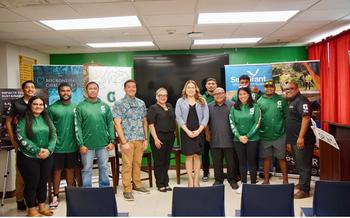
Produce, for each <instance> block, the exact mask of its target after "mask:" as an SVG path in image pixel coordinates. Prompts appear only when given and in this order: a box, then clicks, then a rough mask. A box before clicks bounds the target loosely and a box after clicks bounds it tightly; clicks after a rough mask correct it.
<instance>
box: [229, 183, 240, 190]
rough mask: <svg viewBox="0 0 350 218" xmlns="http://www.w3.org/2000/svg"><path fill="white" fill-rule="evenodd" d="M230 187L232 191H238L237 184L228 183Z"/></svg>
mask: <svg viewBox="0 0 350 218" xmlns="http://www.w3.org/2000/svg"><path fill="white" fill-rule="evenodd" d="M230 186H231V188H232V189H233V190H237V189H238V187H239V186H238V184H237V182H230Z"/></svg>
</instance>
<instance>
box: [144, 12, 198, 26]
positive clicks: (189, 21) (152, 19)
mask: <svg viewBox="0 0 350 218" xmlns="http://www.w3.org/2000/svg"><path fill="white" fill-rule="evenodd" d="M194 19H195V16H194V15H193V14H178V15H155V16H143V21H144V24H145V25H146V26H148V27H166V26H187V25H193V23H194Z"/></svg>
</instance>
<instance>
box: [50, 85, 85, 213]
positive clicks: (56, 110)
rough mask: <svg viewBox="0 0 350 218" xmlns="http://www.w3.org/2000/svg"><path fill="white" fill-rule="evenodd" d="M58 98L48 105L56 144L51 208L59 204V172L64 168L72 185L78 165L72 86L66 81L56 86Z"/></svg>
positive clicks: (69, 183)
mask: <svg viewBox="0 0 350 218" xmlns="http://www.w3.org/2000/svg"><path fill="white" fill-rule="evenodd" d="M58 94H59V96H60V100H57V101H56V102H55V103H54V104H52V105H50V107H49V109H48V111H49V116H50V118H51V120H52V122H53V124H54V126H55V128H56V131H57V144H56V147H55V151H54V153H53V158H54V164H53V193H54V197H53V199H52V202H51V203H50V207H51V208H56V207H57V206H58V204H59V201H58V191H59V188H60V181H61V172H62V170H63V169H64V170H65V173H66V181H67V185H68V186H73V185H74V168H75V167H76V166H77V165H78V152H77V150H78V146H77V142H76V139H75V131H74V111H75V107H76V105H75V104H74V103H72V102H71V97H72V88H71V86H70V85H69V84H68V83H65V82H63V83H61V84H60V85H59V86H58Z"/></svg>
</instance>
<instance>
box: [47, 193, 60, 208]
mask: <svg viewBox="0 0 350 218" xmlns="http://www.w3.org/2000/svg"><path fill="white" fill-rule="evenodd" d="M58 204H59V201H58V197H57V196H53V198H52V201H51V203H50V204H49V207H50V209H55V208H56V207H58Z"/></svg>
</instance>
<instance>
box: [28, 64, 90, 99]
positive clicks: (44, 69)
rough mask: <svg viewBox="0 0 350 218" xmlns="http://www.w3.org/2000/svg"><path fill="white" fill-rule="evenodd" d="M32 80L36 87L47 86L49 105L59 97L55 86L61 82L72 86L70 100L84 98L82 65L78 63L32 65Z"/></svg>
mask: <svg viewBox="0 0 350 218" xmlns="http://www.w3.org/2000/svg"><path fill="white" fill-rule="evenodd" d="M33 71H34V81H35V85H36V87H38V88H47V89H48V94H49V105H51V104H53V103H54V102H55V101H57V100H58V99H59V95H58V91H57V87H58V85H59V84H60V83H62V82H67V83H69V84H70V85H71V86H72V102H74V103H75V104H78V103H80V102H81V101H82V100H83V99H84V86H83V66H80V65H34V66H33Z"/></svg>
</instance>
